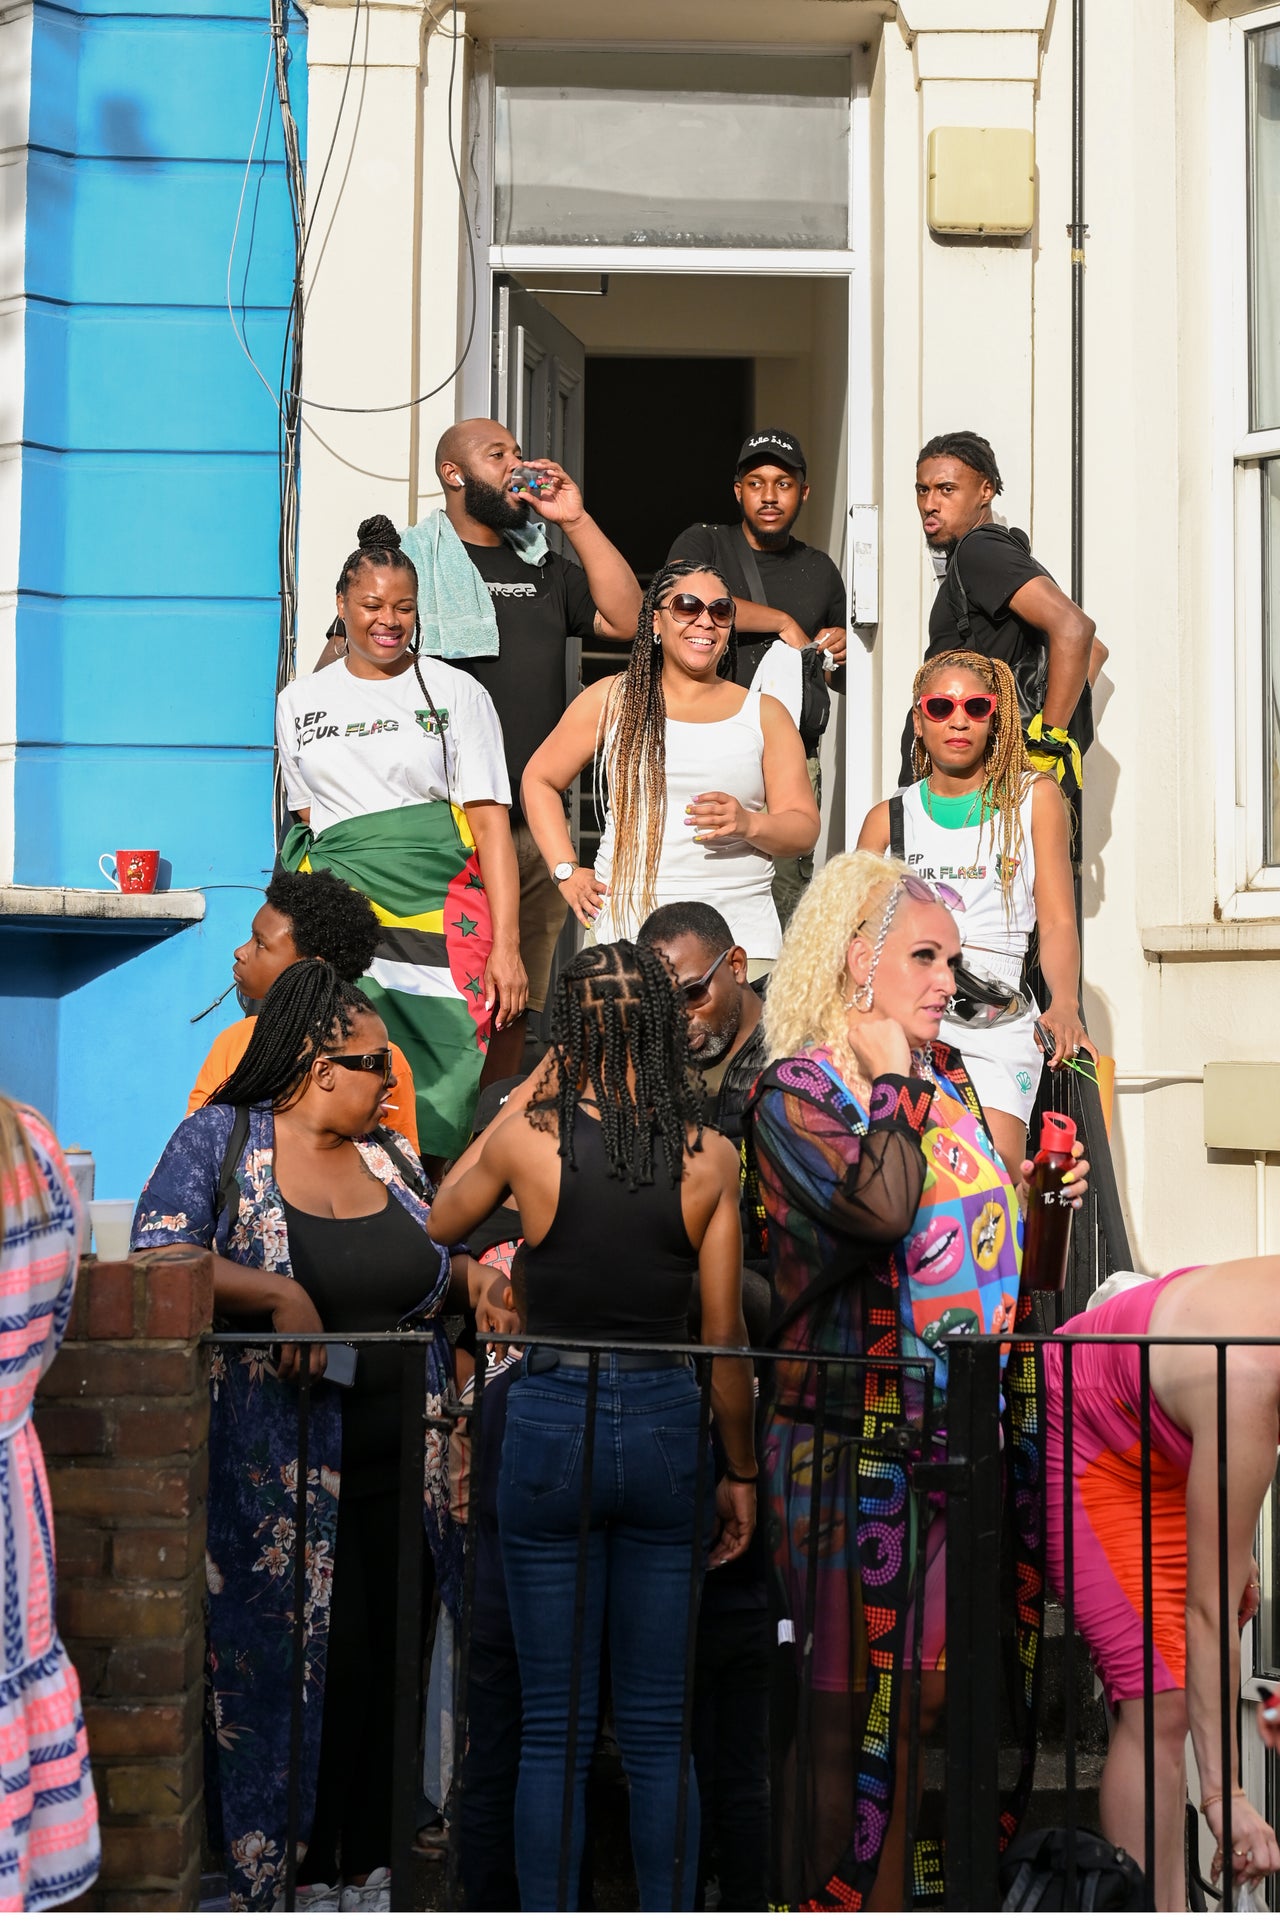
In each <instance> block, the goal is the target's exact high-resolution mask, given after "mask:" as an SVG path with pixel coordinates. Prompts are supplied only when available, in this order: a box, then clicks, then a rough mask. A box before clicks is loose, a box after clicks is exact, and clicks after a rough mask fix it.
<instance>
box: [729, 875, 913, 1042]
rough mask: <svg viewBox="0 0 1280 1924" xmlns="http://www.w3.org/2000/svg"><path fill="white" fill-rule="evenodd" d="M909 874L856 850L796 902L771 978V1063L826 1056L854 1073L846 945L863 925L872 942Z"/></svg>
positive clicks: (767, 1019)
mask: <svg viewBox="0 0 1280 1924" xmlns="http://www.w3.org/2000/svg"><path fill="white" fill-rule="evenodd" d="M908 873H909V871H908V869H907V867H906V864H905V863H903V862H894V861H890V860H888V859H887V858H886V857H885V856H883V855H873V854H872V853H871V851H870V850H869V849H865V848H863V849H857V850H856V851H855V852H854V853H853V854H851V855H834V856H832V858H831V860H830V861H829V862H827V863H826V864H825V865H824V866H823V867H822V868H821V869H819V871H818V873H817V874H816V875H815V876H814V878H813V880H812V882H810V884H809V886H808V888H807V889H806V890H805V892H804V894H803V895H802V896H801V897H800V901H799V904H798V906H797V908H796V912H795V914H794V915H793V916H792V918H791V920H790V922H789V923H788V925H787V932H786V934H785V935H784V936H783V938H782V951H781V953H780V954H779V956H778V959H777V961H776V962H775V963H774V966H773V974H772V975H771V976H770V977H769V993H768V995H767V997H766V998H765V1005H764V1033H765V1049H766V1051H767V1054H768V1056H769V1059H770V1061H776V1060H777V1058H778V1057H779V1056H794V1055H800V1054H801V1053H802V1052H803V1051H804V1050H805V1049H806V1048H810V1047H812V1046H814V1045H817V1046H820V1047H822V1048H825V1049H828V1050H830V1052H831V1055H832V1058H833V1060H834V1061H835V1064H836V1067H837V1068H838V1069H840V1070H841V1071H842V1073H843V1072H846V1071H851V1072H852V1073H853V1074H855V1075H857V1074H858V1073H859V1071H858V1067H857V1063H856V1061H855V1059H854V1057H853V1053H852V1051H851V1050H850V1048H849V1044H848V1029H849V1014H848V1010H847V1009H846V1007H845V1004H846V1003H847V1002H848V1000H849V995H850V983H849V968H848V953H849V944H850V942H852V940H853V938H854V935H855V933H856V932H857V930H858V929H859V928H860V927H861V925H862V924H863V923H864V922H867V923H869V924H871V925H872V926H871V927H870V928H869V929H868V931H867V932H868V935H869V937H870V938H871V939H873V940H874V937H875V935H876V934H877V933H878V932H879V926H880V924H879V916H880V915H881V914H882V913H883V911H884V908H885V905H886V903H887V902H888V900H889V896H890V894H891V893H892V891H893V889H894V888H895V887H896V886H897V884H898V882H899V881H900V880H901V879H902V877H903V876H904V875H906V874H908Z"/></svg>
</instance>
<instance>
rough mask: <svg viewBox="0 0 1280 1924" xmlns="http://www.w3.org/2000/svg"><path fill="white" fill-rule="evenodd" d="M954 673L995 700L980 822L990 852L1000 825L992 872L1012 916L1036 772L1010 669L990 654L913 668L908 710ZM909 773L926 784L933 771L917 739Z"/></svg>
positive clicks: (945, 658)
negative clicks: (1025, 806) (1025, 809)
mask: <svg viewBox="0 0 1280 1924" xmlns="http://www.w3.org/2000/svg"><path fill="white" fill-rule="evenodd" d="M956 669H960V670H962V671H963V673H964V674H966V675H972V676H973V678H974V680H975V681H976V682H978V683H979V684H980V685H981V686H982V687H983V688H985V689H986V691H987V693H988V694H989V695H994V696H995V698H996V704H997V706H996V712H995V714H994V715H993V716H992V717H991V727H990V730H989V732H988V734H987V746H986V748H985V750H984V751H983V756H982V816H983V819H984V820H986V819H988V818H989V819H990V820H991V822H992V829H991V842H992V850H993V853H994V850H995V840H996V829H995V824H996V823H997V822H998V823H999V825H1000V852H999V854H998V855H997V856H996V873H997V874H998V876H999V877H1000V893H1001V895H1002V896H1003V898H1004V907H1005V914H1006V916H1008V915H1010V914H1011V913H1012V899H1013V878H1014V876H1015V875H1016V874H1017V872H1018V864H1019V863H1020V862H1021V860H1022V840H1023V837H1022V803H1023V799H1024V797H1025V796H1026V792H1027V784H1028V782H1029V781H1030V780H1032V779H1033V777H1034V774H1035V770H1034V769H1033V768H1032V766H1031V763H1030V762H1029V761H1028V759H1027V751H1026V748H1025V746H1024V744H1023V740H1022V715H1021V713H1020V711H1019V708H1018V685H1017V683H1016V682H1015V681H1014V679H1013V670H1012V669H1011V668H1010V667H1009V666H1008V664H1007V663H1006V662H1003V661H997V660H996V659H995V658H994V656H991V655H975V654H971V653H966V652H963V651H961V650H957V651H956V652H955V653H954V654H948V655H934V656H933V657H932V659H931V660H929V661H926V662H925V664H924V666H923V668H920V669H918V670H917V673H916V678H915V680H914V681H913V682H912V684H911V706H912V708H913V709H915V710H916V711H917V712H918V711H919V708H920V700H921V697H922V696H923V694H924V692H925V690H926V689H927V688H928V687H929V685H930V683H932V682H934V681H936V680H937V679H938V677H939V676H940V675H945V674H950V673H952V672H953V671H954V670H956ZM911 770H912V773H913V774H914V776H915V777H916V780H917V781H924V780H926V779H927V777H928V776H929V775H930V774H931V773H932V772H933V761H932V759H931V757H930V755H929V751H928V749H927V748H926V747H925V745H924V738H923V736H920V735H917V736H916V738H915V740H914V741H913V742H912V744H911ZM979 837H981V831H979Z"/></svg>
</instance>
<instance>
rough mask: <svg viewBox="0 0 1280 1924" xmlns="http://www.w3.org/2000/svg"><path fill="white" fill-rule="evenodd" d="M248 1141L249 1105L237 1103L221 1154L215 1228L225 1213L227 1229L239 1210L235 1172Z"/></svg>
mask: <svg viewBox="0 0 1280 1924" xmlns="http://www.w3.org/2000/svg"><path fill="white" fill-rule="evenodd" d="M248 1140H249V1105H248V1104H247V1103H244V1102H238V1103H237V1104H236V1108H235V1114H234V1116H233V1117H232V1120H231V1134H230V1135H229V1136H228V1137H227V1146H226V1148H225V1150H224V1151H223V1153H222V1167H221V1169H220V1170H219V1171H218V1193H217V1196H216V1198H215V1200H214V1205H213V1220H214V1226H215V1228H216V1226H217V1224H218V1223H219V1222H220V1221H221V1220H222V1214H223V1211H224V1210H225V1211H226V1213H227V1224H228V1228H230V1226H231V1225H232V1224H233V1223H234V1222H235V1219H236V1216H237V1215H238V1214H239V1210H240V1179H239V1177H238V1176H237V1174H236V1170H237V1169H238V1168H239V1166H240V1158H241V1156H242V1155H243V1154H244V1146H245V1144H246V1143H247V1142H248Z"/></svg>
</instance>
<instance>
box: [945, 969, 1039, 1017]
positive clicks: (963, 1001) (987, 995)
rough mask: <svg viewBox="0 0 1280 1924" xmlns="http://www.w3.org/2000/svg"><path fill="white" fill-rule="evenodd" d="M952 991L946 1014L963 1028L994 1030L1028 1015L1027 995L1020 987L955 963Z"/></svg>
mask: <svg viewBox="0 0 1280 1924" xmlns="http://www.w3.org/2000/svg"><path fill="white" fill-rule="evenodd" d="M955 978H956V992H955V995H954V996H953V997H952V999H951V1007H950V1010H949V1011H948V1013H949V1014H950V1016H951V1019H952V1021H953V1022H960V1023H963V1024H964V1026H965V1028H966V1029H994V1028H996V1027H997V1026H998V1025H999V1024H1000V1023H1002V1022H1016V1021H1017V1019H1018V1017H1019V1016H1023V1015H1026V1014H1028V1013H1029V1011H1030V1009H1031V1006H1032V1004H1031V995H1030V993H1029V991H1028V990H1026V989H1024V988H1022V987H1020V986H1019V987H1014V986H1012V985H1011V984H1010V983H1008V982H1002V981H1001V980H1000V978H999V976H998V975H988V974H986V972H985V971H984V970H982V969H975V968H972V967H971V966H970V965H969V963H967V962H959V963H957V965H956V969H955Z"/></svg>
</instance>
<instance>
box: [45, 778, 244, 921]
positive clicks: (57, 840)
mask: <svg viewBox="0 0 1280 1924" xmlns="http://www.w3.org/2000/svg"><path fill="white" fill-rule="evenodd" d="M14 795H15V807H16V809H17V811H18V816H19V820H20V821H21V822H23V823H24V824H25V830H24V833H23V834H22V835H21V837H20V839H19V845H18V850H17V860H16V864H15V875H14V879H15V881H18V882H24V883H31V884H49V885H53V884H55V883H64V884H65V885H67V886H68V887H70V888H101V887H103V886H104V883H103V879H102V875H101V872H100V871H99V868H98V857H99V855H101V854H103V853H104V852H107V853H109V852H110V851H111V850H112V849H117V848H158V849H159V850H160V853H161V856H162V858H163V861H164V862H165V864H167V867H166V868H165V870H164V873H163V874H162V876H161V880H162V882H164V883H166V884H167V885H172V886H173V887H174V888H195V889H199V888H207V887H210V886H211V885H212V884H214V883H240V882H256V883H257V884H258V886H259V887H262V888H265V887H266V878H267V876H268V875H269V874H270V872H271V865H272V858H273V848H272V838H271V755H270V751H269V750H267V749H265V748H260V749H254V750H243V749H242V750H221V751H220V750H217V749H204V750H195V749H184V750H177V749H174V748H170V747H168V746H165V747H163V748H117V749H110V748H98V747H60V748H28V749H27V750H26V751H25V752H24V753H23V754H22V755H20V756H19V758H18V762H17V767H16V769H15V773H14Z"/></svg>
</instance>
